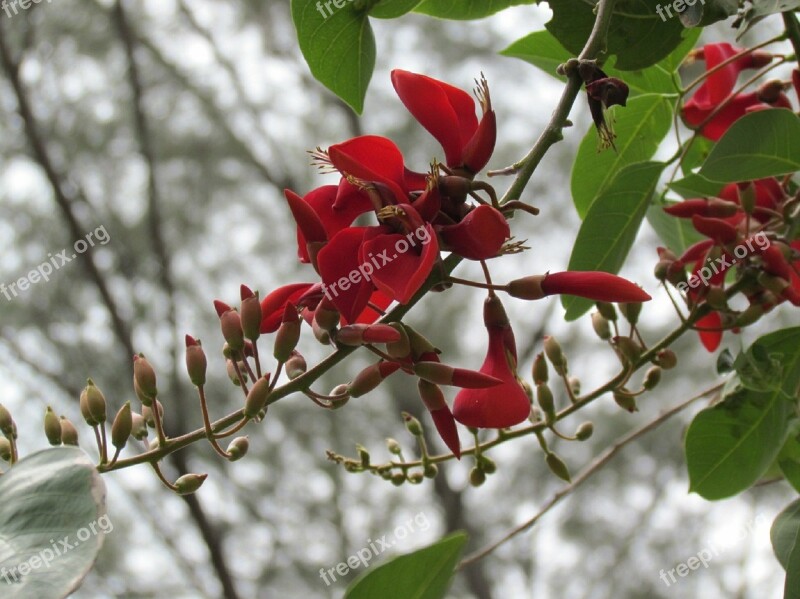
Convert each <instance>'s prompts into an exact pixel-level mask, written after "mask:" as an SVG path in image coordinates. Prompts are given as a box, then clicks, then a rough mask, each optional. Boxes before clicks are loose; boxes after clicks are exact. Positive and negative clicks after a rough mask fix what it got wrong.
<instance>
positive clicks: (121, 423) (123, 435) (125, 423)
mask: <svg viewBox="0 0 800 599" xmlns="http://www.w3.org/2000/svg"><path fill="white" fill-rule="evenodd" d="M132 431H133V412H131V402H129V401H126V402H125V405H124V406H122V407H121V408H120V409H119V412H117V415H116V416H115V417H114V422H113V424H112V425H111V444H112V445H113V446H114V447H116V448H117V449H122V448H123V447H125V445H127V444H128V437H130V436H131V432H132Z"/></svg>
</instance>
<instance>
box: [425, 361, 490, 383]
mask: <svg viewBox="0 0 800 599" xmlns="http://www.w3.org/2000/svg"><path fill="white" fill-rule="evenodd" d="M412 370H413V371H414V374H416V375H417V376H418V377H419V378H421V379H424V380H426V381H428V382H430V383H435V384H437V385H453V386H454V387H462V388H464V389H486V388H487V387H494V386H496V385H500V384H501V383H502V382H503V381H501V380H500V379H498V378H497V377H493V376H491V375H489V374H484V373H483V372H478V371H477V370H467V369H466V368H453V367H452V366H449V365H447V364H441V363H439V362H417V363H416V364H414V367H413V369H412Z"/></svg>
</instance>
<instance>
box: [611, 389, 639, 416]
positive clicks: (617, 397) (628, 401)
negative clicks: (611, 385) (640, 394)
mask: <svg viewBox="0 0 800 599" xmlns="http://www.w3.org/2000/svg"><path fill="white" fill-rule="evenodd" d="M614 401H615V402H617V405H618V406H619V407H620V408H622V409H623V410H627V411H628V412H630V413H631V414H633V413H634V412H638V411H639V408H638V407H637V406H636V398H635V397H633V396H632V395H630V394H628V393H625V392H623V391H619V390H615V391H614Z"/></svg>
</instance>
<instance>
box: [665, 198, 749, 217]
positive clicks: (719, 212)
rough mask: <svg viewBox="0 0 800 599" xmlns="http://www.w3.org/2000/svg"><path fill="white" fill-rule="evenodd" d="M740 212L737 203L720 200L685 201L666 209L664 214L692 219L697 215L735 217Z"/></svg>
mask: <svg viewBox="0 0 800 599" xmlns="http://www.w3.org/2000/svg"><path fill="white" fill-rule="evenodd" d="M739 210H740V207H739V205H738V204H736V202H729V201H728V200H722V199H720V198H711V199H709V200H703V199H692V200H684V201H683V202H676V203H675V204H670V205H669V206H667V207H665V208H664V212H666V213H667V214H669V215H670V216H676V217H678V218H692V217H693V216H695V215H698V216H706V217H717V218H726V217H729V216H733V215H734V214H736V213H737V212H739Z"/></svg>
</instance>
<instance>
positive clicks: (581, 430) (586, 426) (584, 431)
mask: <svg viewBox="0 0 800 599" xmlns="http://www.w3.org/2000/svg"><path fill="white" fill-rule="evenodd" d="M593 433H594V425H593V424H592V423H591V422H584V423H583V424H581V425H580V426H579V427H578V429H577V430H576V431H575V438H576V439H577V440H578V441H586V439H588V438H589V437H591V436H592V434H593Z"/></svg>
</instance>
